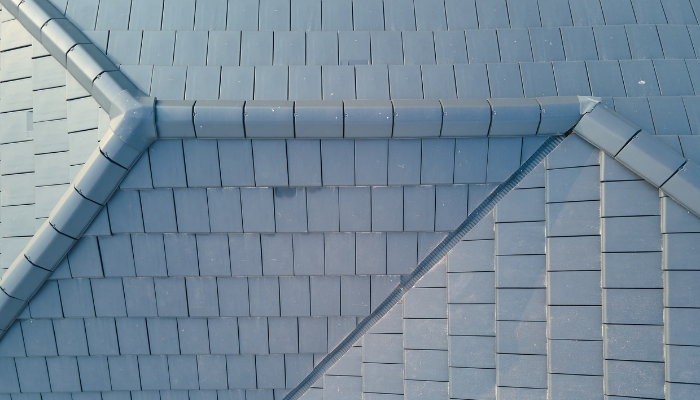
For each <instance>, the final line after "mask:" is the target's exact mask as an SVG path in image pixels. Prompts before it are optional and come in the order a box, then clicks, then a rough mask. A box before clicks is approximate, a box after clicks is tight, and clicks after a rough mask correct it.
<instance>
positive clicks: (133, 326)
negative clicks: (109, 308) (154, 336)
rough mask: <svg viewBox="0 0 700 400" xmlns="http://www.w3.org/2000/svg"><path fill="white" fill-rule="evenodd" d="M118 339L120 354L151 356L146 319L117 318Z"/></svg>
mask: <svg viewBox="0 0 700 400" xmlns="http://www.w3.org/2000/svg"><path fill="white" fill-rule="evenodd" d="M116 327H117V337H118V340H119V353H120V354H133V355H140V354H149V353H150V351H149V348H148V333H147V330H146V319H145V318H117V319H116Z"/></svg>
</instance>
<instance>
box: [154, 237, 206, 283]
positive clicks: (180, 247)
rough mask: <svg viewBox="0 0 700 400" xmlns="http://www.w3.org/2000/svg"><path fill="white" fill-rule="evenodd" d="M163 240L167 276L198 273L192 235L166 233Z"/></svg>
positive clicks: (195, 249)
mask: <svg viewBox="0 0 700 400" xmlns="http://www.w3.org/2000/svg"><path fill="white" fill-rule="evenodd" d="M163 241H164V244H165V254H166V261H167V267H168V276H187V275H199V267H198V262H197V244H196V238H195V236H194V235H181V234H166V235H164V237H163Z"/></svg>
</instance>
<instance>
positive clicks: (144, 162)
mask: <svg viewBox="0 0 700 400" xmlns="http://www.w3.org/2000/svg"><path fill="white" fill-rule="evenodd" d="M544 140H545V138H541V137H525V138H521V137H516V138H459V139H448V138H434V139H405V140H386V139H379V140H317V139H309V140H293V139H292V140H284V139H277V140H218V141H215V140H197V139H195V140H184V141H182V140H159V141H157V142H156V143H154V144H153V145H152V146H151V148H150V149H149V151H148V156H146V155H144V156H142V158H141V159H140V160H139V161H138V162H137V163H136V165H135V166H134V168H133V169H132V170H131V171H130V173H129V174H128V175H127V177H126V178H125V179H124V181H123V182H122V184H121V189H122V190H125V189H151V188H156V189H158V188H187V187H190V188H216V187H222V186H223V187H236V186H238V187H255V186H258V187H288V186H291V187H307V188H314V187H320V186H355V185H357V186H385V185H391V186H394V185H445V184H448V185H449V184H469V183H475V184H479V183H493V182H502V181H503V180H505V179H506V178H507V177H508V176H509V175H510V174H511V173H513V172H514V171H515V170H516V169H517V168H518V167H519V166H520V165H521V163H522V162H524V161H525V159H526V158H524V157H523V155H524V154H529V153H531V152H532V151H534V149H536V148H537V147H538V146H539V145H540V144H541V143H542V142H543V141H544Z"/></svg>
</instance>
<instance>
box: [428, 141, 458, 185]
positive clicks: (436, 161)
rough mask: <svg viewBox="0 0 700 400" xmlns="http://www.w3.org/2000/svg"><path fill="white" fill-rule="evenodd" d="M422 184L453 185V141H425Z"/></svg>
mask: <svg viewBox="0 0 700 400" xmlns="http://www.w3.org/2000/svg"><path fill="white" fill-rule="evenodd" d="M421 142H422V166H421V183H422V184H440V183H452V182H453V176H454V159H455V158H454V151H455V150H454V149H455V142H454V140H452V139H423V140H422V141H421Z"/></svg>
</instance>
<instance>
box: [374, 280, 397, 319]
mask: <svg viewBox="0 0 700 400" xmlns="http://www.w3.org/2000/svg"><path fill="white" fill-rule="evenodd" d="M399 280H400V278H399V276H398V275H374V276H372V278H371V287H370V298H371V303H372V304H371V306H372V311H374V310H376V309H377V307H379V305H380V304H381V303H382V302H383V301H384V300H385V299H386V298H387V297H388V296H389V294H390V293H391V292H393V291H394V289H396V287H397V286H398V284H399Z"/></svg>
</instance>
